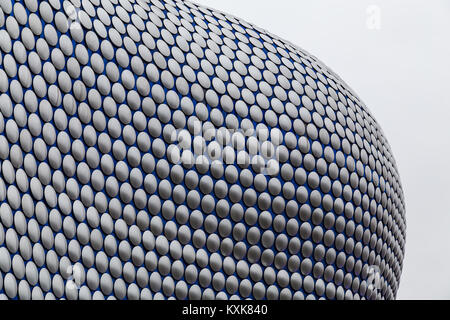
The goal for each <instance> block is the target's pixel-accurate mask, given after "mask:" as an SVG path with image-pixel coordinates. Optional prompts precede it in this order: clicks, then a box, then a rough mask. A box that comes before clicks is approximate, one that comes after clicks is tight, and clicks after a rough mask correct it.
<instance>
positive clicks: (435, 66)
mask: <svg viewBox="0 0 450 320" xmlns="http://www.w3.org/2000/svg"><path fill="white" fill-rule="evenodd" d="M196 2H197V3H200V4H204V5H206V6H209V7H212V8H216V9H218V10H221V11H224V12H228V13H231V14H233V15H236V16H239V17H240V18H243V19H245V20H247V21H249V22H251V23H254V24H256V25H257V26H260V27H262V28H265V29H267V30H269V31H270V32H272V33H274V34H276V35H278V36H280V37H281V38H284V39H286V40H289V41H291V42H293V43H295V44H297V45H299V46H300V47H301V48H304V49H305V50H307V51H308V52H310V53H311V54H313V55H315V56H317V57H318V58H319V59H321V60H322V61H323V62H324V63H325V64H327V65H328V66H330V67H331V68H332V69H333V70H334V71H335V72H336V73H337V74H339V75H340V76H341V78H342V79H343V80H344V81H345V82H347V84H348V85H349V86H350V87H352V88H353V89H354V90H355V92H356V93H357V94H358V95H359V96H360V97H361V98H362V99H363V100H364V102H365V103H366V104H367V106H368V107H369V108H370V109H371V111H372V113H373V114H374V116H375V117H376V119H377V121H378V122H379V124H380V125H381V127H382V128H383V130H384V132H385V134H386V136H387V139H388V140H389V142H390V144H391V147H392V150H393V152H394V156H395V158H396V160H397V165H398V168H399V170H400V176H401V179H402V184H403V188H404V191H405V199H406V213H407V235H406V238H407V239H406V256H405V260H404V268H403V274H402V278H401V282H400V290H399V292H398V295H397V298H398V299H450V270H449V265H450V206H448V204H447V203H446V201H447V200H449V199H450V97H449V94H450V41H449V39H450V1H448V0H428V1H425V0H395V1H390V0H371V1H368V0H314V1H306V0H279V1H273V0H226V1H224V0H196ZM374 8H375V11H371V10H373V9H374ZM377 9H379V13H380V16H379V17H380V20H379V22H380V25H379V27H380V28H379V29H373V28H372V29H370V28H368V25H367V22H368V19H370V17H374V16H373V15H372V16H371V15H370V14H369V13H368V10H369V11H370V12H372V13H374V12H376V10H377ZM369 21H375V22H376V19H375V20H369ZM371 26H374V24H371Z"/></svg>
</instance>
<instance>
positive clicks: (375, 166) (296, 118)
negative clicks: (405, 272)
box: [0, 0, 406, 299]
mask: <svg viewBox="0 0 450 320" xmlns="http://www.w3.org/2000/svg"><path fill="white" fill-rule="evenodd" d="M208 132H213V133H214V138H215V139H209V138H211V137H209V138H208V137H205V134H207V133H208ZM202 133H203V135H202ZM182 137H188V138H187V140H186V139H185V140H184V142H188V143H192V144H193V145H195V146H197V145H200V146H201V147H203V149H202V150H204V149H205V150H207V151H208V150H209V151H211V150H212V151H213V152H212V153H211V152H210V153H208V156H206V155H203V154H200V155H198V154H195V152H189V150H187V151H185V152H180V148H179V144H180V142H182V140H183V139H182ZM213 140H214V143H213ZM221 143H222V144H221ZM210 147H211V148H210ZM217 147H219V148H218V149H217ZM252 148H253V149H255V150H253V151H252V150H251V149H252ZM215 150H218V151H217V152H216V151H215ZM269 158H270V159H269ZM192 159H194V161H188V160H192ZM267 159H269V161H267V162H264V161H266V160H267ZM261 161H262V162H261ZM0 164H1V165H0V201H1V206H0V298H4V299H44V298H45V299H244V298H250V299H324V298H325V299H393V298H395V295H396V292H397V289H398V285H399V280H400V274H401V270H402V261H403V254H404V245H405V230H406V226H405V209H404V199H403V192H402V187H401V183H400V178H399V175H398V171H397V168H396V164H395V160H394V158H393V156H392V152H391V149H390V146H389V144H388V142H387V140H386V138H385V136H384V134H383V131H382V130H381V128H380V127H379V125H378V123H377V122H376V121H375V119H374V118H373V116H372V115H371V113H370V111H369V110H368V109H367V107H366V106H365V105H364V103H363V102H362V101H361V100H360V99H359V98H358V96H357V95H356V94H355V93H354V92H353V91H352V90H351V89H350V88H349V87H348V86H347V84H346V83H345V82H344V81H343V80H342V79H340V78H339V77H338V76H337V75H336V74H335V73H334V72H333V71H332V70H330V68H328V67H327V66H325V65H324V64H323V63H322V62H320V61H319V60H318V59H317V58H315V57H314V56H312V55H311V54H309V53H307V52H306V51H304V50H302V49H300V48H298V47H297V46H295V45H293V44H292V43H289V42H288V41H285V40H282V39H280V38H278V37H276V36H274V35H272V34H270V33H269V32H267V31H265V30H262V29H260V28H258V27H256V26H254V25H252V24H249V23H247V22H245V21H243V20H241V19H239V18H236V17H234V16H231V15H228V14H225V13H221V12H218V11H215V10H212V9H208V8H205V7H202V6H199V5H196V4H194V3H191V2H188V1H176V0H173V1H172V0H165V1H163V0H151V1H149V0H71V1H67V0H66V1H62V0H61V1H60V0H48V1H37V0H23V1H11V0H2V1H1V2H0ZM266 164H267V166H266ZM374 270H375V273H374ZM374 276H376V277H379V279H378V278H377V281H373V279H374V278H373V277H374Z"/></svg>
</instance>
